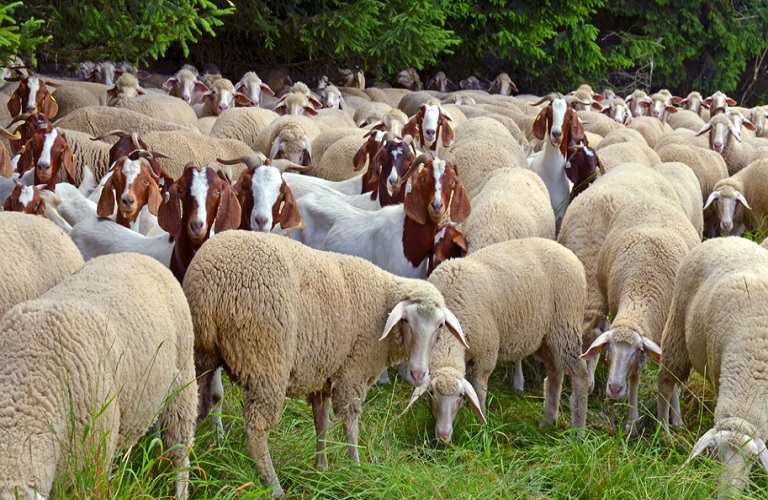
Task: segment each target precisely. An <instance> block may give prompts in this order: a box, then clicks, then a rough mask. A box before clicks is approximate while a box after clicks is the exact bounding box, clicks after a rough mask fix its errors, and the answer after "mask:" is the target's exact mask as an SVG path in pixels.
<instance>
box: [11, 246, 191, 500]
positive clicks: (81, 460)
mask: <svg viewBox="0 0 768 500" xmlns="http://www.w3.org/2000/svg"><path fill="white" fill-rule="evenodd" d="M0 331H2V332H3V335H2V336H0V346H2V347H1V348H2V352H3V353H5V354H6V355H7V356H8V358H7V359H6V360H5V362H4V363H3V365H2V368H1V369H0V370H1V373H0V375H2V379H3V380H5V381H10V383H9V385H8V387H7V388H6V390H4V391H2V395H1V396H0V398H1V399H2V407H3V409H4V411H3V413H2V416H1V417H0V429H2V431H0V456H2V460H1V461H0V496H3V498H10V497H11V495H14V493H16V494H19V495H20V496H24V497H26V498H31V497H32V495H33V494H37V495H49V494H50V493H52V492H53V491H52V490H53V489H54V488H53V487H54V483H55V482H59V483H61V484H63V486H64V488H65V491H66V488H67V486H70V487H71V486H72V480H73V478H74V477H76V476H78V475H79V474H80V473H81V471H91V470H93V468H94V467H97V468H98V467H104V469H103V470H107V471H108V470H109V465H108V464H109V462H111V460H112V458H113V456H114V455H115V453H116V452H118V451H120V450H127V449H129V448H130V447H131V446H133V445H134V444H135V443H136V441H137V440H138V439H139V438H140V437H141V436H142V435H144V434H145V433H146V432H147V430H148V429H149V428H150V426H151V425H152V424H153V423H154V422H155V421H156V420H158V417H159V421H160V426H161V428H162V430H163V439H164V441H165V449H166V450H167V454H168V455H169V457H170V458H171V461H172V463H173V466H174V468H175V469H177V470H178V474H177V480H176V498H179V499H185V498H186V497H187V489H188V484H187V483H188V477H189V470H188V468H189V458H188V452H189V449H190V448H191V447H192V443H193V440H194V433H195V424H196V422H195V409H196V407H197V398H196V393H197V383H196V381H195V372H194V364H193V363H194V359H193V349H192V348H193V342H194V334H193V331H192V321H191V318H190V313H189V306H188V305H187V303H186V300H185V299H184V294H183V293H182V290H181V287H180V286H179V283H178V282H177V281H176V279H175V278H174V277H173V274H171V272H170V271H169V270H168V269H165V268H164V267H163V266H162V265H161V264H159V263H158V262H155V261H154V260H152V259H151V258H149V257H145V256H142V255H136V254H120V255H111V256H105V257H100V258H97V259H93V260H91V261H89V262H88V263H86V264H85V265H84V266H83V267H82V268H81V269H80V270H79V271H77V272H75V273H74V274H72V275H71V276H69V277H67V278H65V279H64V281H62V282H61V283H59V284H58V285H56V286H55V287H53V288H51V289H50V290H48V291H47V292H46V293H44V294H43V295H41V296H40V297H39V298H37V299H34V300H30V301H27V302H24V303H22V304H19V305H17V306H15V307H14V308H12V309H11V310H10V311H8V312H7V313H6V314H5V316H3V318H2V320H0ZM95 464H98V465H95ZM57 489H58V488H57ZM38 498H39V497H38Z"/></svg>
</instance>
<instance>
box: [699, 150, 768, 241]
mask: <svg viewBox="0 0 768 500" xmlns="http://www.w3.org/2000/svg"><path fill="white" fill-rule="evenodd" d="M710 205H711V206H713V207H714V210H713V211H714V213H715V215H716V216H717V220H718V221H719V222H720V229H721V231H722V232H723V233H726V234H732V235H734V236H741V235H742V234H743V233H744V232H745V231H751V230H757V231H758V232H766V231H768V159H761V160H757V161H754V162H752V163H750V164H749V166H747V167H746V168H744V169H742V170H740V171H738V172H737V173H735V174H733V175H732V176H730V177H726V178H725V179H722V180H721V181H719V182H718V183H717V184H715V187H714V189H713V190H712V194H710V195H709V197H708V198H707V202H706V203H705V205H704V209H705V210H706V209H707V208H708V207H710Z"/></svg>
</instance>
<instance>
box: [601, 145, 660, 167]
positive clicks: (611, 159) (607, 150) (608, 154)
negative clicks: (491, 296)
mask: <svg viewBox="0 0 768 500" xmlns="http://www.w3.org/2000/svg"><path fill="white" fill-rule="evenodd" d="M598 155H599V156H600V163H601V164H602V165H603V168H604V169H605V170H606V171H610V170H611V169H613V168H614V167H615V166H616V165H621V164H622V163H629V162H637V163H642V164H644V165H647V166H649V167H652V166H654V165H656V164H657V163H660V162H661V158H659V155H658V154H657V153H656V151H654V150H653V148H651V147H649V146H648V145H647V144H645V143H643V144H640V143H637V142H621V143H615V144H611V145H610V146H606V147H603V148H600V151H599V152H598Z"/></svg>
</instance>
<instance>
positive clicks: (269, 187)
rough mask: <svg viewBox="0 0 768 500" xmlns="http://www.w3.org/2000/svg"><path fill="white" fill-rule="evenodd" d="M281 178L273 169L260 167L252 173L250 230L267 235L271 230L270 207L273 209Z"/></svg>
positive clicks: (281, 183) (276, 170) (277, 171)
mask: <svg viewBox="0 0 768 500" xmlns="http://www.w3.org/2000/svg"><path fill="white" fill-rule="evenodd" d="M282 185H283V178H282V177H281V176H280V171H279V170H278V169H276V168H275V167H270V166H261V167H259V168H257V169H256V170H255V171H254V172H253V177H252V178H251V194H252V195H253V210H251V229H252V230H253V231H260V232H264V233H268V232H270V231H271V230H272V222H273V221H272V207H274V205H275V202H276V201H277V198H278V196H280V187H281V186H282Z"/></svg>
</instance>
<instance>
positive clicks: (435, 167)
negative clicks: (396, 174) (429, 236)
mask: <svg viewBox="0 0 768 500" xmlns="http://www.w3.org/2000/svg"><path fill="white" fill-rule="evenodd" d="M393 170H394V169H393ZM432 173H433V175H434V176H435V200H434V201H433V202H432V203H431V204H430V206H429V210H430V211H432V212H433V215H436V216H437V215H440V211H441V210H442V208H443V197H442V192H441V191H442V187H443V186H442V177H443V174H444V173H445V161H444V160H433V161H432Z"/></svg>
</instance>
